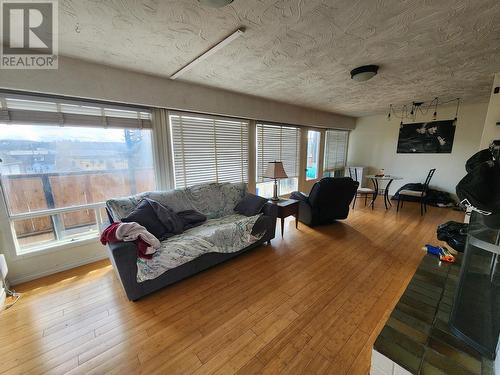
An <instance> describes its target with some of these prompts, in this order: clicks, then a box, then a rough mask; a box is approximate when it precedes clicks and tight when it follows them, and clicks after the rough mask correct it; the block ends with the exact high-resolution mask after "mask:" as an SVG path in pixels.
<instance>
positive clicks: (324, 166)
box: [322, 128, 351, 175]
mask: <svg viewBox="0 0 500 375" xmlns="http://www.w3.org/2000/svg"><path fill="white" fill-rule="evenodd" d="M328 131H337V132H338V131H340V132H345V133H346V135H347V136H346V142H345V151H344V166H343V167H339V168H333V169H327V168H326V166H327V160H328V158H327V152H328ZM350 137H351V130H350V129H335V128H328V129H325V146H324V147H325V148H324V152H323V168H322V169H323V174H327V173H328V174H329V175H330V174H333V175H335V174H337V172H339V171H342V175H344V170H345V167H346V166H347V158H348V153H349V139H350Z"/></svg>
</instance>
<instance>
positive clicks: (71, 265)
mask: <svg viewBox="0 0 500 375" xmlns="http://www.w3.org/2000/svg"><path fill="white" fill-rule="evenodd" d="M107 257H108V255H107V254H106V253H104V254H102V255H97V256H95V257H92V258H86V259H84V260H81V261H78V262H73V263H69V264H65V265H62V266H60V267H55V268H51V269H49V270H47V271H43V272H39V273H35V274H31V275H26V276H21V277H16V278H13V279H11V278H9V282H10V285H17V284H21V283H25V282H27V281H31V280H35V279H39V278H41V277H44V276H49V275H52V274H54V273H58V272H62V271H67V270H70V269H72V268H76V267H80V266H83V265H85V264H89V263H94V262H97V261H99V260H103V259H106V258H107Z"/></svg>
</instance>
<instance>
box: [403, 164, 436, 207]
mask: <svg viewBox="0 0 500 375" xmlns="http://www.w3.org/2000/svg"><path fill="white" fill-rule="evenodd" d="M434 172H436V168H433V169H431V170H430V171H429V173H428V174H427V178H426V179H425V182H424V185H423V187H422V190H410V189H403V190H400V191H399V192H398V208H397V210H396V211H399V203H400V202H401V208H403V203H404V197H405V196H406V197H412V198H417V199H418V201H419V202H420V215H421V216H423V215H424V212H427V191H428V190H429V183H430V182H431V179H432V176H434Z"/></svg>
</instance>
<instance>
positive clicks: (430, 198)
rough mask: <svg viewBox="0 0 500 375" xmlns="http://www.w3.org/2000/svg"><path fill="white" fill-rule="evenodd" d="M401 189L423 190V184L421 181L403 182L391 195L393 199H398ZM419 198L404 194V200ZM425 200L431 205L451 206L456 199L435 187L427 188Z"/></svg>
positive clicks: (414, 200) (417, 199)
mask: <svg viewBox="0 0 500 375" xmlns="http://www.w3.org/2000/svg"><path fill="white" fill-rule="evenodd" d="M401 190H413V191H423V190H424V185H423V184H421V183H410V184H405V185H403V186H402V187H401V188H399V189H398V191H397V192H396V194H394V195H393V197H392V199H393V200H398V197H399V192H400V191H401ZM419 200H420V198H419V197H412V196H407V195H405V201H410V202H419ZM426 201H427V204H430V205H431V206H436V207H453V206H455V205H456V201H455V199H454V198H453V197H452V195H451V194H450V193H447V192H446V191H440V190H436V189H428V190H427V199H426Z"/></svg>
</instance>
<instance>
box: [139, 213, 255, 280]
mask: <svg viewBox="0 0 500 375" xmlns="http://www.w3.org/2000/svg"><path fill="white" fill-rule="evenodd" d="M260 216H261V215H255V216H251V217H246V216H243V215H238V214H233V215H226V216H223V217H220V218H216V219H211V220H207V221H206V222H205V223H203V224H202V225H200V226H198V227H195V228H192V229H189V230H187V231H185V232H183V233H182V234H179V235H177V236H173V237H171V238H169V239H167V240H165V241H162V242H161V246H160V249H158V250H157V251H156V253H155V254H154V255H153V258H152V259H142V258H138V259H137V281H138V282H143V281H146V280H151V279H154V278H156V277H158V276H160V275H161V274H163V273H164V272H166V271H168V270H169V269H172V268H175V267H178V266H180V265H181V264H184V263H187V262H189V261H191V260H193V259H195V258H197V257H199V256H201V255H203V254H206V253H210V252H216V253H234V252H237V251H239V250H242V249H244V248H245V247H247V246H249V245H251V244H252V243H254V242H256V241H258V240H259V239H260V238H262V236H264V232H263V231H262V230H260V231H258V233H254V234H252V229H253V227H254V225H255V223H256V222H257V220H258V219H259V218H260Z"/></svg>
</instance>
